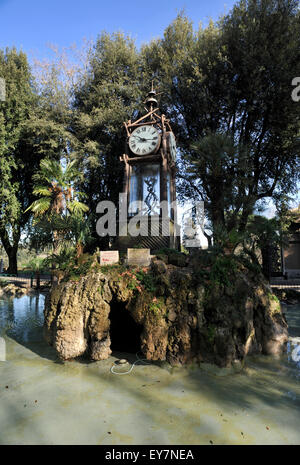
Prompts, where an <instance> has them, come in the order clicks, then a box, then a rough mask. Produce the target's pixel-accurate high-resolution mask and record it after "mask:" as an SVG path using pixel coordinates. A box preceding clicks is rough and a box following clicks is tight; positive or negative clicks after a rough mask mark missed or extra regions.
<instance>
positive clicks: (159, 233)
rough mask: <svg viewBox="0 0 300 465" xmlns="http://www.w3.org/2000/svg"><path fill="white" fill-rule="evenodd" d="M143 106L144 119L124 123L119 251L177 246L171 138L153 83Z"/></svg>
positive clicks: (177, 234) (172, 139) (174, 145)
mask: <svg viewBox="0 0 300 465" xmlns="http://www.w3.org/2000/svg"><path fill="white" fill-rule="evenodd" d="M145 105H146V107H145V110H146V113H145V115H144V116H142V117H141V118H139V119H137V120H136V121H134V122H132V121H130V120H129V121H127V122H125V123H124V127H125V130H126V136H127V138H126V143H125V153H124V154H123V155H122V156H121V157H120V161H121V163H122V164H123V166H124V182H123V189H122V193H123V196H122V197H123V199H124V200H123V202H124V203H125V206H126V212H127V214H126V217H124V216H123V218H119V237H118V241H117V242H118V247H119V248H120V249H125V248H127V247H136V246H140V247H145V248H150V249H151V250H157V249H160V248H163V247H169V248H179V246H180V236H179V232H178V231H179V226H178V225H177V209H176V189H175V168H176V165H175V164H176V143H175V136H174V134H173V131H172V128H171V126H170V122H169V120H168V119H167V118H166V117H165V115H163V114H161V113H160V111H159V108H158V103H157V99H156V92H155V90H154V89H153V84H152V89H151V91H150V92H149V93H148V96H147V98H146V101H145ZM124 210H125V208H124V209H123V211H124ZM138 219H139V220H138ZM130 225H131V226H130ZM132 225H133V227H132ZM124 228H125V229H124ZM124 231H125V232H124Z"/></svg>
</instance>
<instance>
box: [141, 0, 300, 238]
mask: <svg viewBox="0 0 300 465" xmlns="http://www.w3.org/2000/svg"><path fill="white" fill-rule="evenodd" d="M299 32H300V14H299V10H298V3H297V2H296V1H294V0H261V1H255V0H242V1H241V2H239V3H238V4H237V5H236V6H235V7H234V8H233V10H232V11H231V12H230V13H229V14H228V15H227V16H225V17H223V18H221V20H220V21H219V22H218V23H217V24H213V23H212V22H211V23H210V24H209V26H208V27H207V28H205V29H203V28H201V27H200V28H199V30H198V31H196V32H194V31H193V27H192V24H191V22H190V21H189V20H188V19H187V18H186V17H185V16H184V15H183V14H180V15H179V16H178V17H177V18H176V19H175V21H174V22H173V23H172V24H171V25H170V26H169V27H168V28H167V29H166V31H165V34H164V38H163V39H160V40H158V41H154V42H152V43H151V44H150V45H148V46H146V47H144V49H143V56H144V60H145V63H146V65H145V66H148V67H149V68H151V69H152V71H153V72H156V73H157V75H158V76H159V79H160V81H161V87H162V90H163V92H164V94H163V95H164V108H165V110H166V112H168V113H169V114H170V115H171V120H172V122H173V125H174V127H175V128H176V132H177V134H178V143H179V147H180V150H181V153H182V157H181V160H180V162H179V169H180V179H181V182H180V183H179V186H178V193H179V196H180V197H181V199H184V198H186V197H190V195H191V193H192V194H193V195H194V196H196V197H197V198H200V199H203V198H204V200H206V201H207V202H208V204H207V210H208V214H209V216H210V219H211V220H212V221H213V228H214V235H216V233H217V230H218V229H220V228H219V226H220V225H221V226H222V228H221V229H224V228H225V229H226V228H227V231H228V232H229V231H230V230H232V229H233V228H235V229H238V230H239V231H240V232H241V233H242V232H243V231H244V230H245V228H246V227H247V220H248V217H249V215H251V214H252V212H253V210H254V207H256V206H257V204H258V203H259V202H261V201H263V200H264V199H267V198H274V199H279V198H280V196H282V195H283V194H284V193H286V192H289V193H293V192H295V191H296V189H297V182H298V180H299V109H298V107H297V105H296V104H295V102H293V101H292V99H291V95H290V94H291V81H292V78H293V76H297V75H299V73H300V47H299V36H300V34H299ZM223 136H224V139H222V141H221V140H220V137H221V138H222V137H223ZM226 137H229V138H231V140H232V144H231V145H232V147H234V154H233V152H232V155H230V156H228V154H227V153H223V152H222V150H223V149H225V148H224V146H223V145H224V141H225V140H226ZM195 142H196V143H195ZM197 142H198V143H197ZM205 144H207V145H208V146H209V147H207V148H208V149H209V150H210V151H209V152H205ZM216 145H219V148H216V147H215V146H216ZM222 146H223V149H222ZM204 152H205V153H204ZM216 154H218V156H217V155H216ZM216 156H217V158H216ZM202 157H204V159H202ZM201 160H202V161H201ZM194 162H195V163H194ZM198 162H200V164H201V169H200V165H199V164H198V165H197V163H198ZM191 163H192V164H194V165H195V166H198V168H199V169H198V172H197V173H198V175H196V171H194V173H193V177H192V179H191V176H190V174H189V173H188V168H189V166H190V165H191ZM208 165H210V166H211V168H212V171H211V172H210V177H209V179H210V181H208V179H207V172H206V169H204V167H205V166H206V167H208ZM224 176H225V178H224ZM225 179H226V181H224V180H225ZM228 179H230V180H231V181H230V186H231V192H230V193H229V186H227V185H226V183H227V181H228ZM191 180H192V181H193V186H191ZM208 183H209V185H208ZM219 189H220V190H221V191H222V192H224V189H225V190H226V192H227V193H226V196H225V197H224V198H223V200H222V198H221V195H218V190H219ZM228 194H230V195H228ZM233 199H234V204H233V203H232V200H233ZM212 205H214V208H212ZM213 215H214V217H213Z"/></svg>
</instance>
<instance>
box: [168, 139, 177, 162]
mask: <svg viewBox="0 0 300 465" xmlns="http://www.w3.org/2000/svg"><path fill="white" fill-rule="evenodd" d="M169 150H170V155H171V157H172V160H173V161H174V162H176V152H177V149H176V142H175V136H174V134H173V132H170V134H169Z"/></svg>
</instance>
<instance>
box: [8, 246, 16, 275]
mask: <svg viewBox="0 0 300 465" xmlns="http://www.w3.org/2000/svg"><path fill="white" fill-rule="evenodd" d="M6 253H7V255H8V263H9V265H8V270H7V273H8V274H16V275H17V274H18V261H17V253H18V247H16V246H15V247H11V248H10V250H9V252H6Z"/></svg>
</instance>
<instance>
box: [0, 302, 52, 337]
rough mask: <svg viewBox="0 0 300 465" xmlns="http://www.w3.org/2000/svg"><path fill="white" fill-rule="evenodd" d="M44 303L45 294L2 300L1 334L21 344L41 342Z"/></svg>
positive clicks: (0, 304)
mask: <svg viewBox="0 0 300 465" xmlns="http://www.w3.org/2000/svg"><path fill="white" fill-rule="evenodd" d="M44 303H45V296H44V295H43V294H35V295H29V296H27V295H26V296H23V297H20V298H14V299H13V298H11V299H7V300H0V334H2V335H3V334H7V335H8V336H10V337H12V338H13V339H15V340H17V341H18V342H20V343H22V342H24V343H28V342H38V341H41V340H42V327H43V321H44V314H43V310H44Z"/></svg>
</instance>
